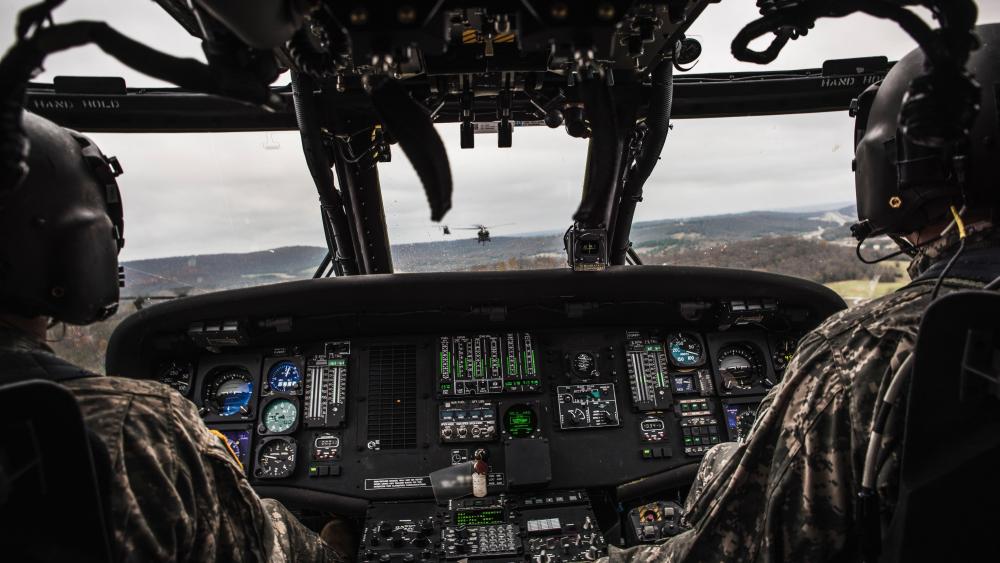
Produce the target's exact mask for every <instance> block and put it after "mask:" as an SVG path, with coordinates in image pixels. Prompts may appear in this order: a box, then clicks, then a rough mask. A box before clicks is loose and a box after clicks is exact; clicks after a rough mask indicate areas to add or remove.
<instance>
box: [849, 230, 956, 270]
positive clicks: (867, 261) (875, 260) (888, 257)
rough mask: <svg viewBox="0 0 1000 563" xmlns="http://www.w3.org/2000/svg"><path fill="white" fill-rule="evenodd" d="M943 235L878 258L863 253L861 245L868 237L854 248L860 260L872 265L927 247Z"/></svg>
mask: <svg viewBox="0 0 1000 563" xmlns="http://www.w3.org/2000/svg"><path fill="white" fill-rule="evenodd" d="M942 236H943V235H938V236H936V237H934V238H932V239H929V240H925V241H924V242H922V243H920V244H914V245H912V246H910V247H909V248H903V249H901V250H898V251H896V252H893V253H892V254H886V255H885V256H879V257H878V258H876V259H874V260H869V259H867V258H865V257H864V256H862V255H861V245H862V244H864V243H865V241H866V240H868V239H861V240H859V241H858V245H857V246H856V247H855V248H854V253H855V254H857V256H858V260H861V261H862V262H864V263H865V264H869V265H871V264H878V263H879V262H885V261H886V260H888V259H890V258H895V257H897V256H900V255H902V254H909V253H910V252H913V251H914V250H917V249H919V248H923V247H925V246H927V245H928V244H931V243H933V242H937V241H939V240H941V237H942Z"/></svg>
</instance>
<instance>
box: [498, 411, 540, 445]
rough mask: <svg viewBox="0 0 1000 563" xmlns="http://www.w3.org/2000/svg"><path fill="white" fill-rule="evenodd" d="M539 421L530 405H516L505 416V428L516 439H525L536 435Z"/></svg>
mask: <svg viewBox="0 0 1000 563" xmlns="http://www.w3.org/2000/svg"><path fill="white" fill-rule="evenodd" d="M537 425H538V419H537V417H536V415H535V410H534V409H533V408H531V407H529V406H528V405H514V406H512V407H510V408H509V409H507V413H506V414H505V415H504V428H506V429H507V433H508V434H510V435H511V436H512V437H514V438H524V437H527V436H531V435H532V434H534V433H535V429H536V428H537Z"/></svg>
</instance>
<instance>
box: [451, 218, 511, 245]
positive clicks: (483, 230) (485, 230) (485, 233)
mask: <svg viewBox="0 0 1000 563" xmlns="http://www.w3.org/2000/svg"><path fill="white" fill-rule="evenodd" d="M513 224H514V223H504V224H503V225H473V226H470V227H449V226H448V225H442V226H441V232H442V234H445V235H450V234H451V231H452V230H456V231H477V232H476V240H477V241H478V242H479V244H486V243H488V242H490V241H491V240H493V239H492V238H490V229H495V228H497V227H506V226H508V225H513Z"/></svg>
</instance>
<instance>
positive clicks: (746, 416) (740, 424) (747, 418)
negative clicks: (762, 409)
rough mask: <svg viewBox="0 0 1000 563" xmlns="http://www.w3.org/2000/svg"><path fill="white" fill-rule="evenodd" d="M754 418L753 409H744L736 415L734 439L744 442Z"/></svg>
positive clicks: (755, 417) (754, 420)
mask: <svg viewBox="0 0 1000 563" xmlns="http://www.w3.org/2000/svg"><path fill="white" fill-rule="evenodd" d="M756 420H757V413H756V412H754V411H753V410H745V411H743V412H741V413H740V414H738V415H736V439H737V440H739V441H740V442H745V441H746V439H747V437H748V436H749V435H750V430H751V429H753V423H754V422H756Z"/></svg>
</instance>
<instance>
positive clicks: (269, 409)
mask: <svg viewBox="0 0 1000 563" xmlns="http://www.w3.org/2000/svg"><path fill="white" fill-rule="evenodd" d="M263 413H264V415H263V419H264V420H263V426H264V429H265V430H266V431H267V432H269V433H271V434H281V433H282V432H288V431H289V430H291V429H292V428H293V427H294V426H295V423H296V422H297V421H298V418H299V407H298V406H297V405H296V404H295V403H294V402H292V401H290V400H288V399H284V398H281V399H275V400H273V401H271V402H269V403H267V405H265V406H264V410H263Z"/></svg>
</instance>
